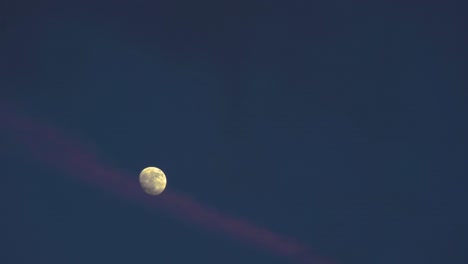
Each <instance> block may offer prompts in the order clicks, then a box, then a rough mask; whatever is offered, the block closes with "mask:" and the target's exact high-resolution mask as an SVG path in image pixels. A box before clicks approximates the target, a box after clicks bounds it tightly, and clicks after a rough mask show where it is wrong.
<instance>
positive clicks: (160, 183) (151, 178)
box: [140, 167, 167, 195]
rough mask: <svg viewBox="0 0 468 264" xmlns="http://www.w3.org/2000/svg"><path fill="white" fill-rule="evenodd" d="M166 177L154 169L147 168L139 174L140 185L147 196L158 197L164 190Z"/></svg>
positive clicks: (160, 171)
mask: <svg viewBox="0 0 468 264" xmlns="http://www.w3.org/2000/svg"><path fill="white" fill-rule="evenodd" d="M166 184H167V180H166V175H165V174H164V172H163V171H162V170H160V169H158V168H156V167H148V168H145V169H144V170H142V171H141V172H140V185H141V188H142V189H143V191H145V192H146V193H147V194H149V195H159V194H161V193H162V192H163V191H164V189H166Z"/></svg>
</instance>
